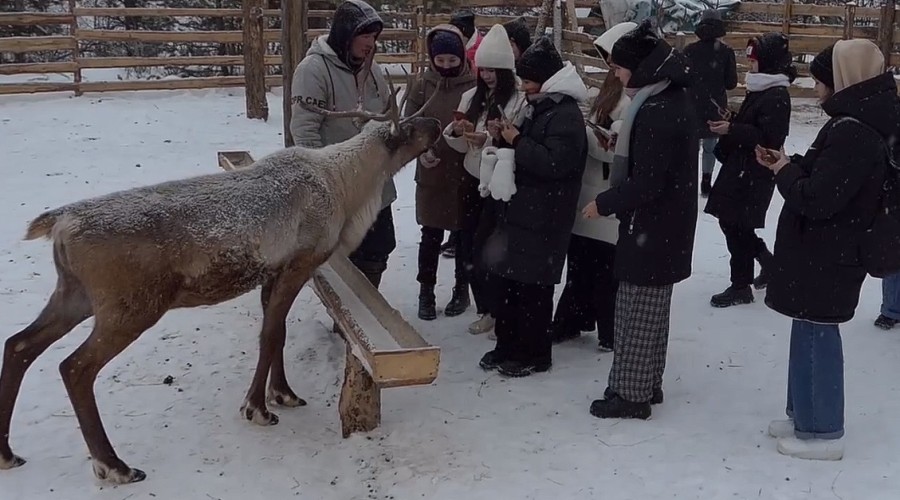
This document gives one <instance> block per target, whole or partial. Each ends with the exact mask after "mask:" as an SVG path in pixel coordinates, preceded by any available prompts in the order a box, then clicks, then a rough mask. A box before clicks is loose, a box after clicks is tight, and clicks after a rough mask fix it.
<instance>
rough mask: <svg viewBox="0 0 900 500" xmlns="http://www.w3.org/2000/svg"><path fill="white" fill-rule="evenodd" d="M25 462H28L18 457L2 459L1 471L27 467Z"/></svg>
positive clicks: (0, 460) (0, 463)
mask: <svg viewBox="0 0 900 500" xmlns="http://www.w3.org/2000/svg"><path fill="white" fill-rule="evenodd" d="M25 462H27V460H25V459H24V458H22V457H20V456H18V455H13V456H12V457H11V458H0V470H9V469H15V468H16V467H21V466H23V465H25Z"/></svg>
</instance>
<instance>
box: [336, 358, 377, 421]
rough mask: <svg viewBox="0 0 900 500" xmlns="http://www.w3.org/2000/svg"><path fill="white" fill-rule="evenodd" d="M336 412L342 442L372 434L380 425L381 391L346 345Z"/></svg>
mask: <svg viewBox="0 0 900 500" xmlns="http://www.w3.org/2000/svg"><path fill="white" fill-rule="evenodd" d="M338 409H339V412H340V414H341V431H342V433H343V436H344V437H345V438H346V437H349V436H350V434H352V433H354V432H369V431H372V430H374V429H375V428H376V427H378V425H379V424H381V389H379V388H378V386H376V385H375V381H374V380H373V379H372V376H371V375H369V372H368V371H366V368H365V366H363V364H362V362H360V360H359V359H357V358H356V356H354V355H353V349H352V347H351V346H350V344H349V343H347V360H346V364H345V366H344V385H343V387H341V400H340V403H339V405H338Z"/></svg>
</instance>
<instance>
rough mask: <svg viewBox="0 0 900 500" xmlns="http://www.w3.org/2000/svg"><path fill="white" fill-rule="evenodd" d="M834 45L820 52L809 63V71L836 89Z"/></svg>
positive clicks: (829, 86)
mask: <svg viewBox="0 0 900 500" xmlns="http://www.w3.org/2000/svg"><path fill="white" fill-rule="evenodd" d="M833 57H834V45H833V44H832V45H829V46H828V47H827V48H825V50H823V51H822V52H819V53H818V54H817V55H816V57H815V59H813V60H812V62H811V63H810V64H809V72H810V73H812V76H813V77H814V78H815V79H816V80H819V81H820V82H822V83H824V84H825V85H827V86H828V88H830V89H834V63H833Z"/></svg>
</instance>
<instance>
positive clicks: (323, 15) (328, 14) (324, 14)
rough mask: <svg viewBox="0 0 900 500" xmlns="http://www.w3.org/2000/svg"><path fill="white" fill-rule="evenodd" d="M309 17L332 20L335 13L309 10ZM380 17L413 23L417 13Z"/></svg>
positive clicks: (379, 14) (381, 15)
mask: <svg viewBox="0 0 900 500" xmlns="http://www.w3.org/2000/svg"><path fill="white" fill-rule="evenodd" d="M307 15H308V16H309V17H310V18H316V19H321V18H325V19H331V18H332V17H334V11H333V10H309V11H307ZM378 16H379V17H381V19H383V20H385V21H388V20H394V19H403V20H407V21H411V20H412V19H413V18H415V17H416V13H415V12H379V13H378ZM447 18H448V19H449V18H450V16H449V14H448V15H447Z"/></svg>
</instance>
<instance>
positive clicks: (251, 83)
mask: <svg viewBox="0 0 900 500" xmlns="http://www.w3.org/2000/svg"><path fill="white" fill-rule="evenodd" d="M263 5H264V3H263V0H243V2H242V7H243V10H244V93H245V95H246V101H247V118H250V119H251V120H255V119H259V118H261V119H263V120H268V119H269V104H268V102H267V101H266V63H265V58H266V44H265V42H264V41H263V29H265V19H264V18H263V12H262V11H263Z"/></svg>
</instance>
